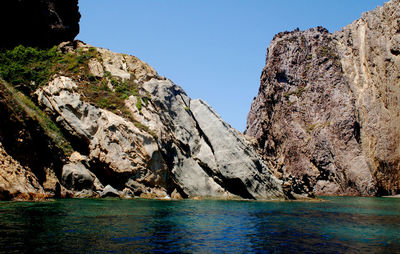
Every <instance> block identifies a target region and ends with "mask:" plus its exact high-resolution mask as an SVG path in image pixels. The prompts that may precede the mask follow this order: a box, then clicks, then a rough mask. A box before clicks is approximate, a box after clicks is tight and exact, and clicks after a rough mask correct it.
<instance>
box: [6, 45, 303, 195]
mask: <svg viewBox="0 0 400 254" xmlns="http://www.w3.org/2000/svg"><path fill="white" fill-rule="evenodd" d="M0 59H1V61H2V63H3V64H2V65H1V66H0V74H1V75H2V77H3V78H4V80H2V81H1V82H0V83H1V86H0V88H1V93H0V95H1V97H0V106H1V107H2V110H1V111H0V112H1V118H2V119H6V120H5V121H4V124H2V125H1V126H0V142H1V144H2V146H1V147H0V148H1V150H0V151H1V153H2V154H1V156H2V157H4V158H5V159H4V161H5V162H6V163H5V164H7V165H5V166H4V167H1V168H0V176H1V178H0V183H1V184H2V185H0V187H1V190H2V191H1V192H2V193H3V194H2V198H10V199H11V198H17V199H18V198H36V197H39V198H40V197H45V196H49V197H106V196H120V197H146V198H170V197H171V198H195V197H201V198H224V199H225V198H246V199H286V198H294V197H299V195H298V194H301V193H300V192H296V191H294V190H291V189H287V188H286V189H283V187H282V183H283V182H282V181H280V180H278V179H277V178H276V177H275V176H274V175H273V173H272V172H271V171H270V169H269V168H268V167H267V166H266V165H265V163H264V162H263V161H262V159H261V158H260V156H259V155H258V154H257V153H256V152H255V150H254V149H253V148H252V147H251V146H250V145H248V143H247V141H246V139H245V138H244V136H243V135H242V134H241V133H239V132H238V131H236V130H234V129H233V128H231V127H230V126H229V125H228V124H227V123H225V122H224V121H223V120H222V119H221V118H220V117H219V115H218V114H217V113H216V112H215V111H214V110H213V109H212V108H211V107H210V106H209V105H207V103H205V102H204V101H202V100H192V99H191V98H189V97H188V96H187V95H186V94H185V92H184V91H183V90H182V88H181V87H179V86H177V85H175V84H174V83H173V82H172V81H170V80H166V79H165V78H163V77H160V76H159V75H158V74H157V73H156V71H155V70H154V69H153V68H152V67H150V66H149V65H147V64H146V63H144V62H142V61H140V60H139V59H137V58H136V57H134V56H129V55H124V54H117V53H113V52H111V51H109V50H106V49H102V48H95V47H92V46H89V45H86V44H84V43H82V42H74V43H68V42H66V43H62V44H60V46H59V47H58V48H52V49H48V50H47V49H43V50H40V49H33V48H29V47H24V46H18V47H16V48H14V49H12V50H7V51H3V53H1V54H0ZM39 66H40V67H39ZM2 160H3V158H2ZM3 168H4V170H3ZM1 170H2V171H1ZM14 179H17V180H16V181H15V180H14ZM11 183H12V184H11ZM296 193H297V194H296Z"/></svg>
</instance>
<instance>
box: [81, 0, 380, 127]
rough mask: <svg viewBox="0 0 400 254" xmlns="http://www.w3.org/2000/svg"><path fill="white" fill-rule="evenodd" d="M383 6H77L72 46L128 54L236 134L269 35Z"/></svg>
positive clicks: (294, 0) (170, 2)
mask: <svg viewBox="0 0 400 254" xmlns="http://www.w3.org/2000/svg"><path fill="white" fill-rule="evenodd" d="M384 2H385V1H384V0H274V1H272V0H79V6H80V11H81V14H82V19H81V32H80V34H79V35H78V37H77V39H80V40H82V41H85V42H87V43H89V44H92V45H94V46H98V47H104V48H108V49H110V50H112V51H115V52H121V53H127V54H132V55H135V56H137V57H139V58H140V59H141V60H143V61H145V62H147V63H148V64H150V65H151V66H153V67H154V68H155V69H156V70H157V72H158V73H159V74H160V75H163V76H166V77H167V78H170V79H171V80H173V81H174V82H175V83H176V84H178V85H180V86H182V87H183V89H184V90H185V91H186V93H187V94H188V95H189V96H190V97H192V98H202V99H203V100H205V101H207V102H208V104H210V105H211V106H212V107H213V108H214V109H215V110H216V111H217V112H218V113H219V114H220V115H221V116H222V118H223V119H224V120H225V121H227V122H228V123H230V124H231V125H232V126H233V127H235V128H236V129H238V130H239V131H243V130H244V129H245V126H246V117H247V113H248V111H249V109H250V105H251V102H252V100H253V98H254V97H255V96H256V95H257V92H258V87H259V85H260V83H259V82H260V81H259V77H260V73H261V70H262V68H263V66H264V63H265V55H266V50H267V47H268V45H269V43H270V41H271V39H272V38H273V36H274V34H276V33H278V32H281V31H285V30H288V31H289V30H293V29H295V28H297V27H299V28H300V29H301V30H305V29H308V28H311V27H315V26H318V25H322V26H324V27H326V28H327V29H328V30H329V31H331V32H334V31H335V30H340V28H341V27H343V26H345V25H347V24H349V23H351V22H353V21H354V20H355V19H358V18H359V17H360V16H361V14H362V12H365V11H369V10H372V9H375V8H376V6H378V5H382V4H383V3H384Z"/></svg>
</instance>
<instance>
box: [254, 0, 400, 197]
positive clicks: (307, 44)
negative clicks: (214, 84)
mask: <svg viewBox="0 0 400 254" xmlns="http://www.w3.org/2000/svg"><path fill="white" fill-rule="evenodd" d="M399 20H400V2H399V1H398V0H393V1H390V2H389V3H387V4H385V5H384V6H383V7H379V8H378V9H376V10H375V11H372V12H369V13H366V14H364V15H363V17H362V18H361V19H359V20H357V21H355V22H354V23H352V24H350V25H349V26H347V27H345V28H343V29H342V30H341V31H340V32H337V33H335V34H330V33H329V32H328V31H327V30H325V29H323V28H321V27H318V28H314V29H310V30H307V31H302V32H300V31H298V30H296V31H293V32H285V33H280V34H278V35H276V36H275V37H274V40H273V41H272V42H271V45H270V46H269V48H268V54H267V61H266V66H265V67H264V70H263V72H262V75H261V86H260V89H259V94H258V96H257V97H256V98H255V99H254V101H253V103H252V106H251V110H250V113H249V115H248V119H247V120H248V122H247V128H246V134H248V135H251V136H253V137H255V138H256V139H257V143H258V145H259V151H260V153H261V154H262V155H263V156H264V158H265V159H266V160H268V161H269V162H270V167H271V168H273V169H274V170H275V172H276V174H277V175H278V176H280V177H282V178H283V179H285V178H288V177H294V178H296V179H297V180H301V181H302V182H303V184H305V185H306V186H308V187H309V189H310V190H312V191H313V192H314V193H316V194H342V195H365V196H368V195H379V194H386V193H393V194H395V193H397V192H398V191H399V184H400V181H399V180H400V179H399V174H400V171H399V168H398V167H399V154H398V152H397V150H398V144H399V141H400V140H399V138H398V137H399V130H398V128H399V125H398V122H399V119H398V113H397V112H398V111H399V109H400V108H399V103H398V97H399V96H400V93H399V91H398V84H399V76H400V75H399V69H398V66H399V61H400V59H399V57H398V54H397V46H398V38H397V37H398V35H399V32H400V28H399V24H400V21H399Z"/></svg>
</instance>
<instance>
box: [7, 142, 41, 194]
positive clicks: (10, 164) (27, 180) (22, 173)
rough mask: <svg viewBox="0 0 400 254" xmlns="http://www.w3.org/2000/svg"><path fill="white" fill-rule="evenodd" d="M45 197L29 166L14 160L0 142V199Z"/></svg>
mask: <svg viewBox="0 0 400 254" xmlns="http://www.w3.org/2000/svg"><path fill="white" fill-rule="evenodd" d="M41 194H42V195H43V196H42V197H45V195H44V194H45V193H44V190H43V188H42V186H41V185H40V184H39V181H38V179H37V178H36V176H35V175H34V174H33V173H32V171H31V170H30V169H29V168H25V167H23V166H21V164H19V162H17V161H16V160H14V159H13V158H12V157H11V156H10V155H9V154H8V153H7V152H6V151H5V150H4V147H3V145H2V144H1V143H0V200H10V199H13V198H17V199H30V198H35V196H36V197H39V196H40V195H41Z"/></svg>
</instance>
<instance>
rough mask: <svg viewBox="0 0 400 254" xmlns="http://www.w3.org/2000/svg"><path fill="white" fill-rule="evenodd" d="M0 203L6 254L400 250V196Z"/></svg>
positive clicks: (1, 245)
mask: <svg viewBox="0 0 400 254" xmlns="http://www.w3.org/2000/svg"><path fill="white" fill-rule="evenodd" d="M323 199H324V200H325V202H256V201H215V200H183V201H162V200H141V199H133V200H119V199H65V200H56V201H49V202H0V252H2V253H21V252H22V253H400V199H390V198H356V197H329V198H323Z"/></svg>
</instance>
